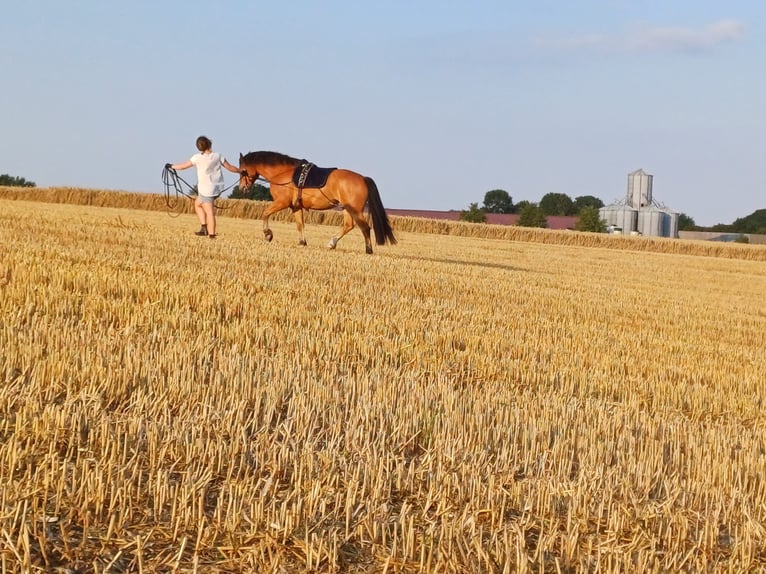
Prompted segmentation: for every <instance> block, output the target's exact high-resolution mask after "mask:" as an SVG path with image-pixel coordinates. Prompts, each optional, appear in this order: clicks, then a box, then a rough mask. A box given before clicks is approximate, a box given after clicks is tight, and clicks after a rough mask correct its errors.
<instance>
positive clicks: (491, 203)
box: [482, 189, 513, 213]
mask: <svg viewBox="0 0 766 574" xmlns="http://www.w3.org/2000/svg"><path fill="white" fill-rule="evenodd" d="M482 209H483V210H484V212H485V213H513V199H511V196H510V195H508V192H507V191H505V190H504V189H493V190H492V191H488V192H487V193H485V194H484V205H483V206H482Z"/></svg>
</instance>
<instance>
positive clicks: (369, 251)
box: [364, 245, 372, 255]
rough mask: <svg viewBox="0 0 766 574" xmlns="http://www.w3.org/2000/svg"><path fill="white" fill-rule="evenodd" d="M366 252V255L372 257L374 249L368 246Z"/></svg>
mask: <svg viewBox="0 0 766 574" xmlns="http://www.w3.org/2000/svg"><path fill="white" fill-rule="evenodd" d="M364 252H365V253H367V254H369V255H372V247H370V246H369V245H368V246H366V247H365V248H364Z"/></svg>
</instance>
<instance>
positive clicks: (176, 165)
mask: <svg viewBox="0 0 766 574" xmlns="http://www.w3.org/2000/svg"><path fill="white" fill-rule="evenodd" d="M193 165H194V164H193V163H192V162H190V161H185V162H183V163H174V164H171V165H170V167H171V169H189V168H190V167H191V166H193Z"/></svg>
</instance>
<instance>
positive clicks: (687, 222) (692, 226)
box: [678, 213, 697, 231]
mask: <svg viewBox="0 0 766 574" xmlns="http://www.w3.org/2000/svg"><path fill="white" fill-rule="evenodd" d="M678 230H679V231H696V230H697V224H696V223H694V219H692V218H691V217H689V216H688V215H686V214H685V213H679V214H678Z"/></svg>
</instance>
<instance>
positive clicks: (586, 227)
mask: <svg viewBox="0 0 766 574" xmlns="http://www.w3.org/2000/svg"><path fill="white" fill-rule="evenodd" d="M575 229H576V230H577V231H591V232H593V233H604V232H605V231H606V221H604V220H603V219H601V217H600V216H599V214H598V207H596V206H594V205H587V206H585V207H583V208H582V209H581V210H580V219H579V220H578V221H577V224H576V225H575Z"/></svg>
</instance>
